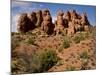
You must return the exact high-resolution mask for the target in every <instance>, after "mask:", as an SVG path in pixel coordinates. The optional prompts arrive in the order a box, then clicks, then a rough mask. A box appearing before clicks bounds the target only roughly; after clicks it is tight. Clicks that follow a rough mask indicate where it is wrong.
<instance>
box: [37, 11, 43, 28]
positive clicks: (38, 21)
mask: <svg viewBox="0 0 100 75" xmlns="http://www.w3.org/2000/svg"><path fill="white" fill-rule="evenodd" d="M36 17H37V22H36V24H35V25H36V27H40V26H41V23H42V21H43V17H42V11H41V10H38V11H37V12H36Z"/></svg>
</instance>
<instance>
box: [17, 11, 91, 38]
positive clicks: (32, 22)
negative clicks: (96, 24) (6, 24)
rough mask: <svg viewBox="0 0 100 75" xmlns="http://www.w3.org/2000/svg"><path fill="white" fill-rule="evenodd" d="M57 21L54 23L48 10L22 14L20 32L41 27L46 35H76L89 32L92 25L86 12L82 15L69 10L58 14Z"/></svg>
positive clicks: (19, 24)
mask: <svg viewBox="0 0 100 75" xmlns="http://www.w3.org/2000/svg"><path fill="white" fill-rule="evenodd" d="M56 18H57V20H55V21H54V23H53V22H52V16H51V14H50V11H49V10H48V9H45V10H38V11H36V12H34V11H33V12H31V13H22V14H21V15H20V17H19V19H18V25H17V28H18V31H19V32H22V33H26V32H28V31H30V30H34V29H35V28H38V27H40V29H41V31H43V32H44V33H46V34H48V35H51V34H60V33H64V34H67V35H70V36H72V35H74V34H75V33H76V32H80V31H86V32H87V31H89V29H90V28H89V27H90V23H89V21H88V16H87V13H86V12H83V14H82V15H80V14H78V13H77V12H76V10H69V11H67V12H65V13H64V12H63V10H59V11H58V12H57V17H56Z"/></svg>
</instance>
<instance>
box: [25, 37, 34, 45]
mask: <svg viewBox="0 0 100 75" xmlns="http://www.w3.org/2000/svg"><path fill="white" fill-rule="evenodd" d="M34 42H35V40H34V39H33V38H29V39H28V40H27V43H28V44H32V45H34Z"/></svg>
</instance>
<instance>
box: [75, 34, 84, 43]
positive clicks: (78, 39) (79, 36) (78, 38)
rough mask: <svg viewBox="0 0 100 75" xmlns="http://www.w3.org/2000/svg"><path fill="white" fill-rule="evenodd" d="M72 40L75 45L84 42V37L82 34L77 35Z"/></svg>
mask: <svg viewBox="0 0 100 75" xmlns="http://www.w3.org/2000/svg"><path fill="white" fill-rule="evenodd" d="M73 40H74V42H75V43H80V41H82V40H85V36H84V34H83V33H79V34H78V35H75V37H74V38H73Z"/></svg>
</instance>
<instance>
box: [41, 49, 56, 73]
mask: <svg viewBox="0 0 100 75" xmlns="http://www.w3.org/2000/svg"><path fill="white" fill-rule="evenodd" d="M39 60H40V62H41V69H40V71H42V72H44V71H47V70H48V69H49V68H51V67H52V66H53V65H55V64H56V63H57V61H58V57H57V55H56V53H55V51H53V50H52V49H46V50H44V51H43V52H42V53H40V54H39Z"/></svg>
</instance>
